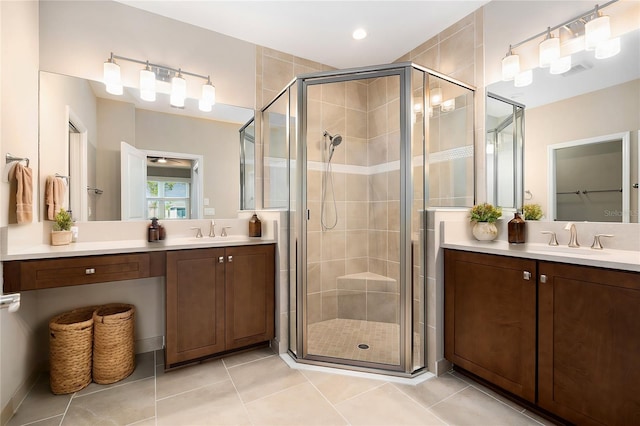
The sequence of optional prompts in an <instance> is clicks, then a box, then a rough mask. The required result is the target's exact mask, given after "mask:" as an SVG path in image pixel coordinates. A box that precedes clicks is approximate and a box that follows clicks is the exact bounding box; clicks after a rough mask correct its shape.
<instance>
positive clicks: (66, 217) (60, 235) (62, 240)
mask: <svg viewBox="0 0 640 426" xmlns="http://www.w3.org/2000/svg"><path fill="white" fill-rule="evenodd" d="M72 223H73V222H72V220H71V215H70V214H69V212H67V211H66V210H65V209H60V211H59V212H58V213H57V214H56V216H55V223H54V224H53V228H52V229H51V245H52V246H63V245H65V244H69V243H70V242H71V237H72V235H71V224H72Z"/></svg>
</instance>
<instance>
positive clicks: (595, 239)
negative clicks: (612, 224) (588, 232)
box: [591, 234, 613, 250]
mask: <svg viewBox="0 0 640 426" xmlns="http://www.w3.org/2000/svg"><path fill="white" fill-rule="evenodd" d="M600 237H613V234H596V235H594V236H593V244H591V248H592V249H594V250H602V248H603V247H602V243H601V242H600Z"/></svg>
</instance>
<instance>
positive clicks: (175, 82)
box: [169, 71, 187, 108]
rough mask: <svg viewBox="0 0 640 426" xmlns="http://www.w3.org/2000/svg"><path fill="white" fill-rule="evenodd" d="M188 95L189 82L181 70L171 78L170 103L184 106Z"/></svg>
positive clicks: (175, 105)
mask: <svg viewBox="0 0 640 426" xmlns="http://www.w3.org/2000/svg"><path fill="white" fill-rule="evenodd" d="M186 97H187V82H186V80H185V79H184V78H183V77H182V74H181V73H180V71H178V74H177V75H176V76H175V77H173V78H172V79H171V96H170V97H169V103H171V105H172V106H174V107H178V108H184V100H185V98H186Z"/></svg>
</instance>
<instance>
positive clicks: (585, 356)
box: [538, 262, 640, 425]
mask: <svg viewBox="0 0 640 426" xmlns="http://www.w3.org/2000/svg"><path fill="white" fill-rule="evenodd" d="M539 272H540V278H539V280H540V283H539V303H540V305H539V327H540V328H539V348H538V350H539V355H538V363H539V364H538V368H539V373H538V374H539V376H538V399H539V405H540V406H541V407H543V408H546V409H548V410H550V411H553V412H554V413H557V414H558V415H560V416H562V417H564V418H565V419H567V420H569V421H571V422H573V423H577V424H607V425H631V424H640V369H639V368H638V365H637V364H638V361H639V360H640V274H638V273H633V272H620V271H611V270H606V269H600V268H590V267H587V266H575V265H565V264H558V263H548V262H540V265H539ZM543 275H544V277H543ZM543 281H546V282H543Z"/></svg>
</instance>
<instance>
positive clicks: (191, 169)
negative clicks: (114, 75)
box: [39, 71, 253, 221]
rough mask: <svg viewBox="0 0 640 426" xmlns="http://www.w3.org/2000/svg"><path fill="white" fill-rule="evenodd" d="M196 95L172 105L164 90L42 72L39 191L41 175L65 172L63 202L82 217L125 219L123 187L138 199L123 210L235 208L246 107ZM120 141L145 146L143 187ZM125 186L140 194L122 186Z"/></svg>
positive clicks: (222, 214)
mask: <svg viewBox="0 0 640 426" xmlns="http://www.w3.org/2000/svg"><path fill="white" fill-rule="evenodd" d="M197 102H198V101H197V100H196V99H187V100H186V102H185V108H181V109H177V108H173V107H170V106H169V101H168V95H167V99H166V100H165V99H163V98H162V94H161V93H159V94H158V99H157V101H156V102H154V103H148V102H144V101H142V100H140V97H139V96H138V95H137V90H136V89H131V88H125V91H124V94H123V96H114V95H110V94H108V93H107V92H106V90H105V88H104V84H102V83H101V82H96V81H90V80H85V79H81V78H77V77H70V76H65V75H61V74H55V73H50V72H46V71H41V72H40V141H39V150H40V158H41V161H40V182H41V183H40V184H41V189H40V191H41V192H40V193H41V194H44V193H45V192H44V181H45V179H46V177H47V176H55V175H59V176H66V177H67V181H68V184H69V187H68V191H67V193H66V194H65V195H66V200H65V203H64V205H65V206H70V207H71V209H72V212H73V215H74V218H76V219H77V220H80V221H84V220H88V221H91V220H109V221H113V220H123V217H122V212H121V211H122V208H123V204H126V203H123V196H124V199H127V200H130V201H132V202H133V201H135V203H136V205H137V206H139V208H138V211H137V212H136V214H133V215H131V216H129V215H127V216H128V217H129V218H130V219H131V218H135V219H139V220H142V219H145V220H146V217H148V216H149V215H150V214H151V211H152V210H153V208H154V207H153V206H154V205H155V209H156V210H155V211H156V212H157V213H159V215H160V216H161V217H164V218H165V219H169V218H176V219H177V218H203V217H213V216H215V217H217V218H231V217H236V216H237V211H238V209H239V206H240V150H239V148H238V131H239V129H241V128H242V127H243V126H244V125H245V124H246V123H247V122H248V121H249V120H250V119H252V118H253V110H250V109H247V108H240V107H235V106H231V105H221V104H216V105H215V106H214V107H213V111H212V112H209V113H203V112H200V111H199V110H198V106H197ZM122 142H125V143H126V144H127V145H129V146H130V147H133V148H135V149H136V150H138V151H139V152H140V153H142V154H140V155H142V156H143V157H144V159H143V162H144V166H141V167H144V172H145V176H147V175H148V176H152V177H153V179H152V181H149V182H147V185H146V186H144V187H140V188H138V187H137V186H136V187H134V186H132V185H131V182H129V181H128V180H127V179H123V175H122V173H121V166H122V165H123V162H122V160H121V155H122V154H121V153H122V150H121V146H122V145H121V143H122ZM140 155H139V156H140ZM163 161H164V163H162V162H163ZM185 171H186V172H185ZM140 173H141V171H140ZM140 173H138V175H139V174H140ZM185 173H186V174H185ZM145 180H146V179H145ZM158 182H165V183H162V184H160V185H159V186H157V185H158ZM123 185H124V187H125V188H134V189H135V191H133V192H134V193H135V194H137V195H136V196H135V197H134V198H131V197H132V196H131V194H129V195H126V194H123V191H122V189H121V188H122V187H123ZM169 187H171V188H172V189H171V190H168V189H165V188H169ZM154 188H156V189H157V188H160V192H157V191H156V192H154V191H153V189H154ZM178 188H181V192H180V193H179V194H178V193H177V192H176V191H177V189H178ZM187 188H188V189H187ZM174 189H175V190H174ZM141 197H142V199H141V200H140V199H139V198H141ZM154 203H155V204H154ZM185 203H188V205H187V204H185ZM158 208H162V210H161V211H158V210H157V209H158ZM43 217H44V218H45V219H47V215H46V212H45V215H44V216H43Z"/></svg>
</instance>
